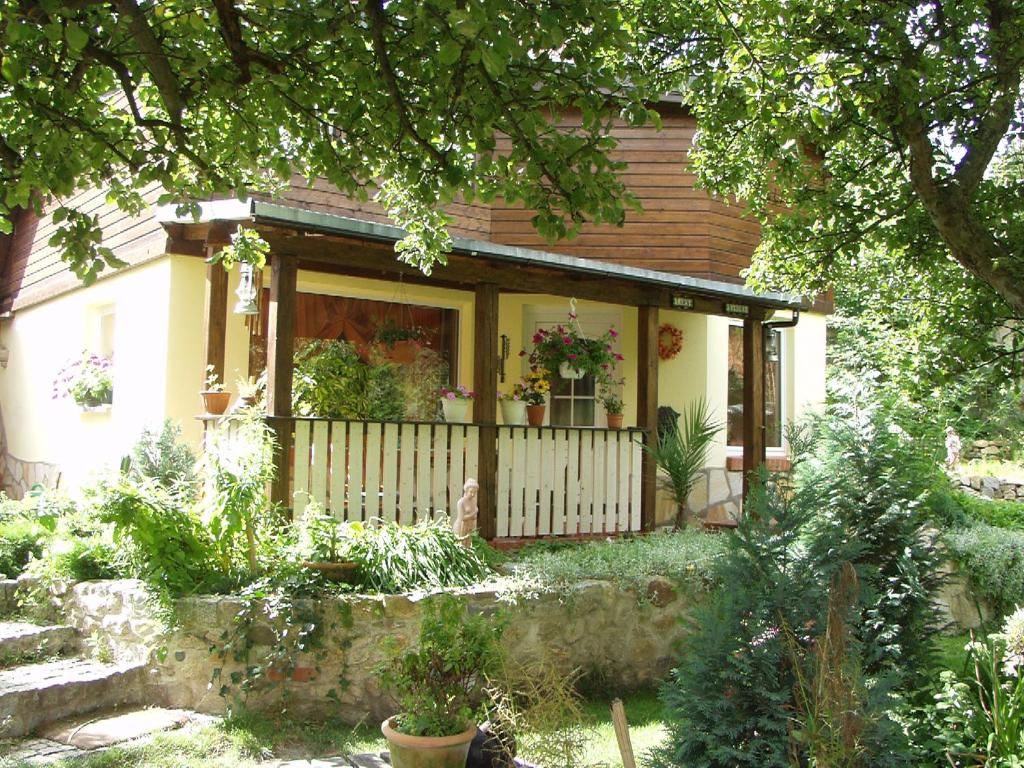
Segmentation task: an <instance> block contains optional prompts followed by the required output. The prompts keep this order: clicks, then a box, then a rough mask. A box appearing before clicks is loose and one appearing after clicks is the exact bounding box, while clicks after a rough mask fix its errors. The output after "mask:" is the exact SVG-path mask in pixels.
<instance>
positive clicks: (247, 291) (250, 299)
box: [235, 262, 260, 315]
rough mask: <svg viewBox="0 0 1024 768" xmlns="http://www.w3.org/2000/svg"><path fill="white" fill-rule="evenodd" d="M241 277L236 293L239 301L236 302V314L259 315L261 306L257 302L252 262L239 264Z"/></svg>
mask: <svg viewBox="0 0 1024 768" xmlns="http://www.w3.org/2000/svg"><path fill="white" fill-rule="evenodd" d="M239 273H240V279H239V281H238V288H236V289H235V295H236V296H237V297H238V303H237V304H235V314H236V315H258V314H259V313H260V308H259V306H257V304H256V278H255V275H254V274H253V268H252V264H246V263H244V262H243V263H242V264H240V265H239Z"/></svg>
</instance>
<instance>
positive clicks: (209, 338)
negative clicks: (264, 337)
mask: <svg viewBox="0 0 1024 768" xmlns="http://www.w3.org/2000/svg"><path fill="white" fill-rule="evenodd" d="M230 242H231V235H230V233H229V232H228V231H227V229H226V228H224V227H222V226H219V225H211V226H210V227H209V229H208V230H207V232H206V239H205V240H204V242H203V250H204V252H205V254H206V259H207V261H211V260H212V259H213V257H214V256H215V255H216V254H217V252H218V251H220V249H221V248H223V247H224V246H225V245H227V244H228V243H230ZM204 304H205V307H204V311H203V324H204V328H203V338H204V347H205V355H204V360H205V361H206V362H205V363H204V364H203V365H204V368H206V369H208V368H209V367H210V366H211V365H212V366H213V372H214V373H215V374H217V379H218V381H220V382H221V383H222V384H223V383H224V355H225V349H226V345H227V326H228V273H227V271H226V270H225V269H224V267H222V266H221V265H220V264H213V263H210V264H207V266H206V298H205V301H204ZM200 388H201V389H206V370H204V371H203V381H202V385H201V387H200Z"/></svg>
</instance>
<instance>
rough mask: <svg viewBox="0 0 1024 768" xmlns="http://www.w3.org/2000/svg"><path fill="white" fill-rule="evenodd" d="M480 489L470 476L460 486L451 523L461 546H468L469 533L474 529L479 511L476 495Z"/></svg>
mask: <svg viewBox="0 0 1024 768" xmlns="http://www.w3.org/2000/svg"><path fill="white" fill-rule="evenodd" d="M479 490H480V484H479V483H478V482H477V481H476V480H474V479H473V478H472V477H467V478H466V484H465V485H464V486H463V487H462V491H463V493H462V498H461V499H459V505H458V507H457V508H456V509H457V512H456V515H455V521H454V522H453V523H452V530H453V531H455V535H456V536H458V537H459V538H460V539H462V544H463V546H466V547H468V546H470V541H469V539H470V535H471V534H472V533H473V531H475V530H476V516H477V513H478V512H479V510H478V508H477V504H476V495H477V492H478V491H479Z"/></svg>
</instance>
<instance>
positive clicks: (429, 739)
mask: <svg viewBox="0 0 1024 768" xmlns="http://www.w3.org/2000/svg"><path fill="white" fill-rule="evenodd" d="M394 720H395V718H393V717H390V718H388V719H387V720H385V721H384V722H383V723H381V724H380V730H381V733H383V734H384V738H385V739H387V741H388V747H389V748H390V750H391V765H392V766H394V768H465V766H466V758H467V757H468V756H469V745H470V743H471V742H472V741H473V737H474V736H476V725H472V724H471V725H470V726H469V727H468V728H466V730H464V731H463V732H462V733H457V734H455V735H454V736H407V735H405V734H404V733H399V732H398V731H396V730H395V727H394V726H395V722H394Z"/></svg>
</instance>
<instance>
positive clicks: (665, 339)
mask: <svg viewBox="0 0 1024 768" xmlns="http://www.w3.org/2000/svg"><path fill="white" fill-rule="evenodd" d="M682 348H683V332H682V331H681V330H679V329H678V328H676V327H675V326H674V325H672V324H671V323H664V324H663V325H662V326H661V327H659V328H658V357H660V358H661V359H662V360H671V359H672V358H673V357H675V356H676V355H678V354H679V350H681V349H682Z"/></svg>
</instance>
